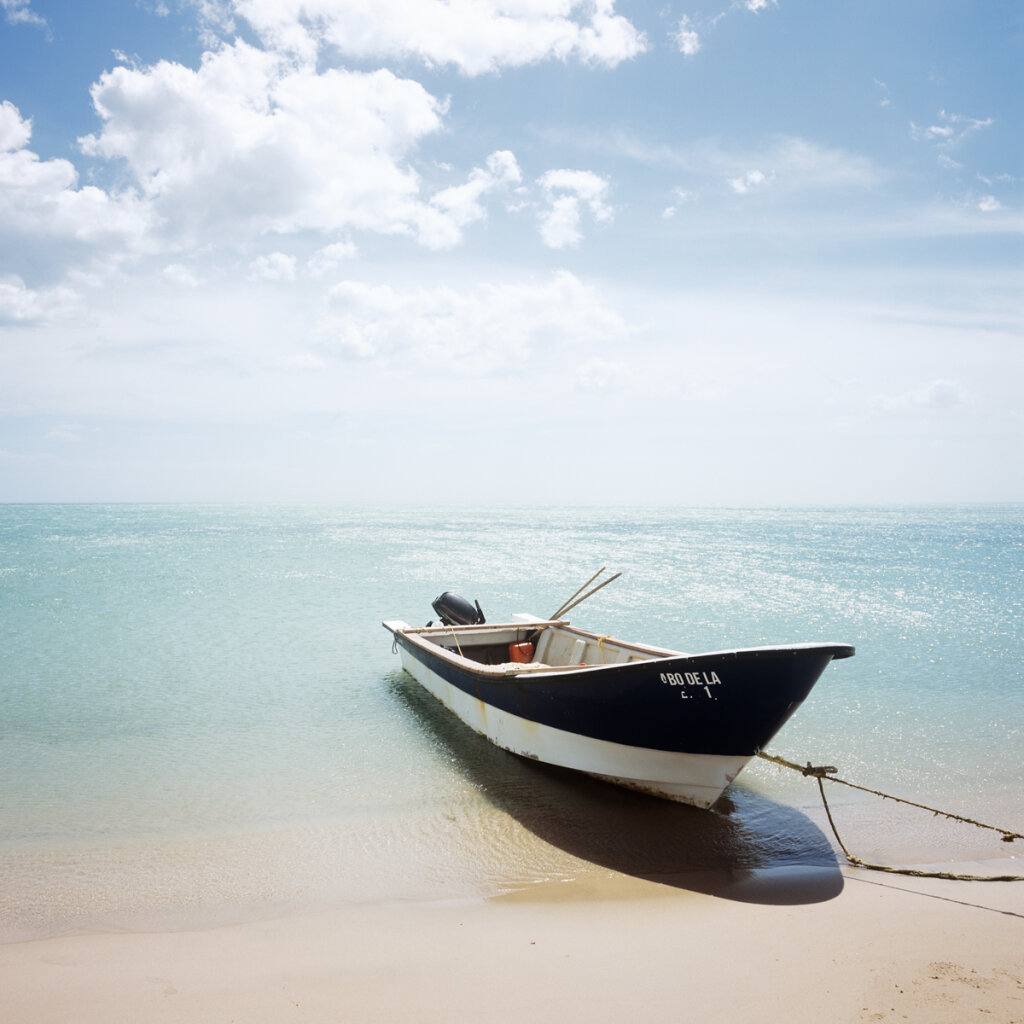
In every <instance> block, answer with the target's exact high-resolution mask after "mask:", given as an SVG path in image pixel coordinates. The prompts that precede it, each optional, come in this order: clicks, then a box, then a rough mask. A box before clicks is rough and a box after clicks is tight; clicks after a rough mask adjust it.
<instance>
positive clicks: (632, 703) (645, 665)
mask: <svg viewBox="0 0 1024 1024" xmlns="http://www.w3.org/2000/svg"><path fill="white" fill-rule="evenodd" d="M614 578H615V577H612V579H614ZM605 582H606V583H609V582H611V579H608V580H606V581H605ZM603 585H604V584H600V586H603ZM584 586H586V584H585V585H584ZM581 589H582V588H581ZM595 589H598V588H595ZM577 593H579V591H577ZM591 593H593V591H591ZM574 596H575V595H574ZM587 596H590V595H589V594H586V595H584V597H587ZM580 600H583V598H580ZM575 603H577V604H578V603H579V601H576V602H575ZM571 606H572V605H570V604H569V603H568V602H567V603H566V605H563V606H562V608H561V609H559V611H558V612H556V613H555V614H554V615H552V616H551V617H550V618H547V619H543V618H539V617H536V616H533V615H527V614H516V615H512V616H510V617H509V619H508V620H507V621H504V622H499V623H488V622H486V620H485V618H484V615H483V611H482V610H481V609H480V605H479V603H478V602H477V603H476V604H475V605H474V604H470V602H469V601H467V600H466V599H465V598H462V597H459V596H458V595H456V594H452V593H447V592H446V593H444V594H442V595H441V596H440V597H439V598H438V599H437V600H436V601H434V602H433V608H434V610H435V612H436V613H437V614H438V615H439V617H440V622H438V623H433V622H431V623H428V625H426V626H420V627H414V626H410V625H409V624H408V623H406V622H402V621H399V620H389V621H385V622H384V627H385V628H386V629H388V630H389V631H390V632H391V634H392V635H393V637H394V641H393V649H394V650H395V651H396V652H397V653H398V654H400V656H401V660H402V667H403V668H404V669H405V670H406V671H407V672H408V673H409V674H410V675H411V676H412V677H413V678H414V679H416V681H417V682H419V683H420V684H421V685H422V686H423V687H424V688H425V689H426V690H427V691H429V692H430V693H431V694H433V696H434V697H436V698H437V699H438V700H439V701H440V702H441V703H442V704H443V705H444V706H445V707H447V708H448V709H449V710H450V711H452V712H453V713H454V714H455V715H456V716H457V717H458V718H459V719H461V720H462V721H463V722H464V723H465V724H466V725H468V726H469V727H470V728H472V729H475V730H476V732H478V733H480V734H481V735H483V736H486V737H487V739H489V740H490V741H491V742H492V743H494V744H496V745H497V746H499V747H502V748H504V749H505V750H508V751H511V752H512V753H515V754H519V755H521V756H523V757H528V758H534V759H537V760H540V761H544V762H546V763H548V764H553V765H561V766H562V767H565V768H571V769H574V770H576V771H579V772H585V773H586V774H588V775H592V776H595V777H596V778H599V779H603V780H605V781H607V782H611V783H615V784H617V785H619V786H625V787H628V788H630V789H635V790H639V791H641V792H644V793H650V794H653V795H655V796H659V797H665V798H667V799H669V800H674V801H678V802H680V803H685V804H692V805H693V806H695V807H702V808H709V807H711V806H712V805H713V804H714V803H715V802H716V801H717V800H718V798H719V797H720V796H721V795H722V793H723V792H724V791H725V789H726V788H727V787H728V786H729V784H730V783H731V782H732V781H733V779H735V778H736V776H737V775H738V774H739V773H740V772H741V771H742V770H743V768H744V766H745V765H746V764H747V762H748V761H749V760H750V759H751V758H752V757H754V756H756V755H757V754H758V753H759V752H760V751H761V750H763V749H764V747H765V746H766V745H767V744H768V742H769V741H770V740H771V739H772V737H773V736H775V734H776V733H777V732H778V731H779V729H781V728H782V726H783V725H784V724H785V723H786V721H787V720H788V719H789V717H790V716H791V715H792V714H793V712H794V711H796V709H797V708H798V707H799V706H800V704H801V702H802V701H803V700H804V698H805V697H806V696H807V694H808V693H809V692H810V690H811V688H812V687H813V686H814V684H815V683H816V682H817V680H818V678H819V677H820V676H821V674H822V672H824V670H825V668H826V667H827V666H828V664H829V662H831V661H834V660H839V659H840V658H849V657H851V656H852V655H853V654H854V648H853V647H851V646H850V645H849V644H844V643H799V644H792V645H789V646H770V647H748V648H741V649H738V650H723V651H712V652H709V653H703V654H685V653H683V652H681V651H673V650H668V649H665V648H661V647H655V646H652V645H650V644H644V643H631V642H627V641H624V640H618V639H616V638H614V637H611V636H605V635H602V634H599V633H593V632H588V631H586V630H583V629H579V628H577V627H575V626H573V625H571V623H570V622H569V620H568V619H565V618H560V616H561V615H563V614H564V611H566V610H567V608H568V607H571Z"/></svg>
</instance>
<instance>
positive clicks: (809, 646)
mask: <svg viewBox="0 0 1024 1024" xmlns="http://www.w3.org/2000/svg"><path fill="white" fill-rule="evenodd" d="M384 626H385V628H387V629H390V630H391V632H392V633H393V634H394V635H395V638H396V641H397V639H398V636H399V635H401V636H403V637H404V638H405V639H406V640H407V642H408V643H409V645H410V646H411V647H414V648H419V649H420V650H423V651H424V652H426V653H429V654H432V655H433V656H435V657H439V658H442V659H444V660H448V661H451V662H452V663H453V664H456V665H462V666H464V667H468V668H469V670H470V671H471V672H473V673H478V674H480V675H482V676H489V677H493V678H495V679H502V678H514V677H516V676H519V675H528V676H531V677H532V676H537V675H546V674H548V673H554V674H558V675H562V674H565V673H569V672H572V673H583V672H589V673H593V672H608V671H611V670H621V669H624V668H627V667H635V666H638V665H648V666H649V665H651V664H652V663H658V662H669V661H678V660H685V661H689V660H696V659H701V660H703V659H705V658H733V657H738V656H740V655H754V656H757V655H758V654H764V655H772V654H775V655H781V656H784V655H785V654H787V653H790V652H793V653H795V652H805V651H810V650H821V649H832V650H834V651H836V653H833V654H832V660H840V659H842V658H848V657H852V656H853V654H854V653H855V648H854V647H853V646H852V645H850V644H847V643H840V642H836V641H809V642H806V643H795V644H767V645H760V646H756V647H737V648H731V649H728V650H720V651H701V652H699V653H696V654H694V653H687V652H684V651H674V650H670V649H668V648H663V647H656V646H654V645H651V644H640V643H631V642H630V641H627V640H619V639H617V638H616V637H613V636H610V635H602V634H600V633H592V632H590V631H588V630H585V629H580V628H579V627H577V626H572V625H570V624H569V622H568V621H565V620H542V619H530V620H527V621H523V622H494V623H475V624H474V625H471V626H457V627H456V626H444V625H441V626H419V627H414V626H405V625H404V624H403V625H401V626H400V625H398V624H397V623H394V622H385V623H384ZM550 626H555V627H557V628H559V629H562V630H564V631H565V632H568V633H573V634H576V635H577V636H582V637H586V638H588V639H591V640H596V641H599V642H603V643H605V644H609V645H611V644H615V645H617V646H619V647H622V648H625V649H627V650H634V651H638V652H639V653H642V654H648V655H650V657H649V658H645V659H643V660H642V661H639V662H620V663H611V664H586V665H548V664H538V663H530V662H525V663H518V662H505V663H502V664H499V665H484V664H482V663H480V662H478V661H474V660H473V659H472V658H467V657H466V656H465V655H462V654H459V653H458V651H453V650H450V649H449V648H446V647H442V646H440V645H439V644H436V643H433V642H431V640H430V639H428V635H436V636H438V637H444V636H451V637H452V638H453V639H455V640H456V642H458V635H460V634H462V633H463V632H471V633H486V632H487V631H488V630H491V631H493V632H496V633H497V632H501V631H506V630H511V631H514V632H522V631H524V630H526V631H530V630H537V629H543V628H546V627H550ZM840 651H841V653H840Z"/></svg>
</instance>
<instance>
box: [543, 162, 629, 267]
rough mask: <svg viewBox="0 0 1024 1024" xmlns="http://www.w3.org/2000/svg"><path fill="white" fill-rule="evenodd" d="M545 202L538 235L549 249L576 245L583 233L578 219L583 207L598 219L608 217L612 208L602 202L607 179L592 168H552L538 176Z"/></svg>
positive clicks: (606, 191) (599, 220) (605, 191)
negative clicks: (578, 169)
mask: <svg viewBox="0 0 1024 1024" xmlns="http://www.w3.org/2000/svg"><path fill="white" fill-rule="evenodd" d="M538 184H539V185H540V187H541V189H542V190H543V193H544V198H545V201H546V203H547V206H546V208H545V209H544V210H543V211H542V213H541V217H540V219H541V237H542V238H543V240H544V244H545V245H547V246H549V247H550V248H552V249H562V248H565V247H566V246H570V245H578V244H579V242H580V240H581V239H582V237H583V235H582V232H581V231H580V220H581V218H582V212H583V210H584V208H585V209H587V210H589V211H590V214H591V215H592V216H593V218H594V219H595V220H596V221H598V222H603V221H610V220H611V219H612V217H613V211H612V209H611V207H610V206H608V205H607V204H606V203H605V196H606V195H607V193H608V181H607V179H605V178H602V177H601V176H600V175H598V174H594V173H593V172H592V171H575V170H552V171H547V172H546V173H545V174H543V175H541V177H540V178H539V179H538Z"/></svg>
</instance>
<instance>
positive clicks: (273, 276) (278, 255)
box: [247, 252, 296, 281]
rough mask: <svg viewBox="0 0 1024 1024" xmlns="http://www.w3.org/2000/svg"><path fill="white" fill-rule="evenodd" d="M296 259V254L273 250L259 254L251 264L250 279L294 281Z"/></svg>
mask: <svg viewBox="0 0 1024 1024" xmlns="http://www.w3.org/2000/svg"><path fill="white" fill-rule="evenodd" d="M295 266H296V261H295V257H294V256H289V255H287V254H286V253H283V252H272V253H269V254H268V255H266V256H258V257H257V258H256V259H254V260H253V261H252V262H251V263H250V264H249V272H248V275H247V276H248V278H249V280H250V281H294V280H295Z"/></svg>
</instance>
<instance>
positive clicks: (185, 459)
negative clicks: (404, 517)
mask: <svg viewBox="0 0 1024 1024" xmlns="http://www.w3.org/2000/svg"><path fill="white" fill-rule="evenodd" d="M1022 68H1024V4H1021V3H1019V2H1018V0H1003V2H997V0H897V2H894V0H827V2H824V0H736V2H732V3H730V2H729V0H719V2H717V3H715V2H707V3H691V2H676V0H667V2H664V3H647V2H639V0H637V2H629V0H589V2H577V0H372V2H367V0H105V2H104V3H102V4H95V3H81V2H79V0H0V501H36V500H44V501H45V500H57V501H76V500H86V501H108V500H109V501H117V500H144V501H163V500H190V501H191V500H197V501H206V500H209V501H231V500H280V501H307V500H324V501H344V502H391V501H402V502H460V503H461V502H483V503H490V502H514V503H527V504H546V503H576V502H578V503H592V502H606V503H617V504H649V503H654V504H677V503H681V504H702V505H706V504H777V503H787V504H788V503H801V504H806V503H832V502H855V503H876V502H917V501H921V502H931V501H991V500H996V501H999V500H1015V501H1020V500H1024V402H1022V394H1024V331H1022V325H1024V301H1022V292H1024V259H1022V255H1024V246H1022V235H1024V204H1022V196H1024V145H1022V140H1024V134H1022V123H1024V121H1022V98H1024V83H1022V77H1024V75H1022Z"/></svg>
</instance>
